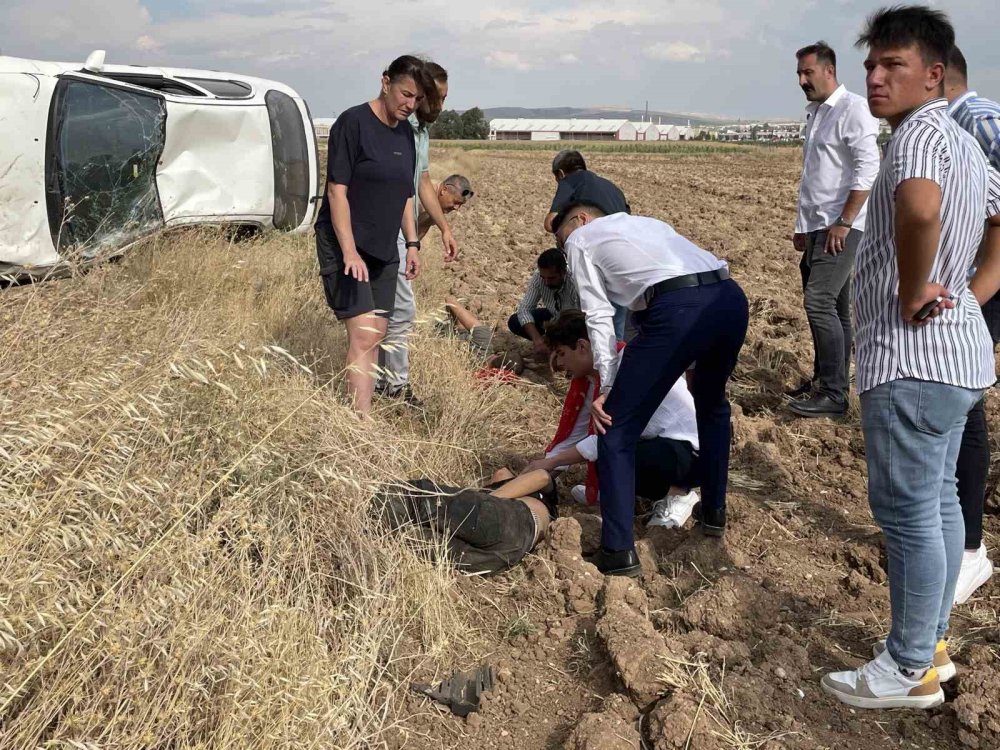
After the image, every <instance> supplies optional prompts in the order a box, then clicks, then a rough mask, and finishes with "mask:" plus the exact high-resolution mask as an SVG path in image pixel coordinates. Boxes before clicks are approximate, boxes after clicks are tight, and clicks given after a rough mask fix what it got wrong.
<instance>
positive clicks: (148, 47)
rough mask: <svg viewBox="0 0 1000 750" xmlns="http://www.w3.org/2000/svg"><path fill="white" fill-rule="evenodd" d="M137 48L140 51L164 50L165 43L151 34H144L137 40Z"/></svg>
mask: <svg viewBox="0 0 1000 750" xmlns="http://www.w3.org/2000/svg"><path fill="white" fill-rule="evenodd" d="M134 46H135V48H136V49H137V50H139V51H140V52H162V51H163V45H162V44H160V43H159V42H158V41H157V40H156V39H155V38H154V37H151V36H150V35H149V34H143V35H142V36H140V37H139V38H138V39H136V40H135V45H134Z"/></svg>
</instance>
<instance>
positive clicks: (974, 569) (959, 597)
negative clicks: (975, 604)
mask: <svg viewBox="0 0 1000 750" xmlns="http://www.w3.org/2000/svg"><path fill="white" fill-rule="evenodd" d="M992 575H993V563H992V562H990V558H988V557H987V556H986V545H985V544H981V545H979V549H977V550H975V551H974V552H969V551H968V550H966V551H965V553H963V554H962V569H961V570H960V571H959V572H958V583H957V584H956V585H955V604H964V603H965V602H966V601H968V599H969V597H970V596H972V595H973V593H975V591H976V589H978V588H979V587H980V586H982V585H983V584H984V583H986V582H987V581H988V580H990V576H992Z"/></svg>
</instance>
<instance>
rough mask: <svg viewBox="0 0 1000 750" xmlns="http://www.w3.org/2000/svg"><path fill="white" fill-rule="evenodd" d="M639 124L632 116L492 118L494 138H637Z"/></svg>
mask: <svg viewBox="0 0 1000 750" xmlns="http://www.w3.org/2000/svg"><path fill="white" fill-rule="evenodd" d="M637 135H638V134H637V131H636V127H635V125H633V124H632V123H630V122H629V121H628V120H584V119H580V118H575V119H568V120H542V119H538V120H536V119H531V118H512V119H507V118H498V119H494V120H490V136H489V137H490V140H491V141H634V140H636V137H637Z"/></svg>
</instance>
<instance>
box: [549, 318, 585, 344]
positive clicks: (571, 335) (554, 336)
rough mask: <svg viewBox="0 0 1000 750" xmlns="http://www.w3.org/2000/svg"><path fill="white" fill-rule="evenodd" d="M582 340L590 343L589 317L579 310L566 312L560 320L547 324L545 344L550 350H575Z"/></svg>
mask: <svg viewBox="0 0 1000 750" xmlns="http://www.w3.org/2000/svg"><path fill="white" fill-rule="evenodd" d="M580 339H583V340H584V341H590V334H589V333H587V316H586V315H584V314H583V313H582V312H580V311H579V310H564V311H563V312H562V313H560V315H559V317H558V318H556V319H555V320H550V321H549V322H548V323H546V324H545V343H546V344H548V345H549V347H550V348H553V349H554V348H555V347H557V346H568V347H571V348H573V349H575V348H576V342H577V341H579V340H580Z"/></svg>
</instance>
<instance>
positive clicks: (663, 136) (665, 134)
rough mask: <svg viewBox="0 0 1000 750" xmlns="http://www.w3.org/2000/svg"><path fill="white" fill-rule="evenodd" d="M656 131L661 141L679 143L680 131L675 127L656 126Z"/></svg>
mask: <svg viewBox="0 0 1000 750" xmlns="http://www.w3.org/2000/svg"><path fill="white" fill-rule="evenodd" d="M656 129H657V130H658V131H659V133H660V140H661V141H679V140H680V139H681V129H680V127H678V126H677V125H657V126H656Z"/></svg>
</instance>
